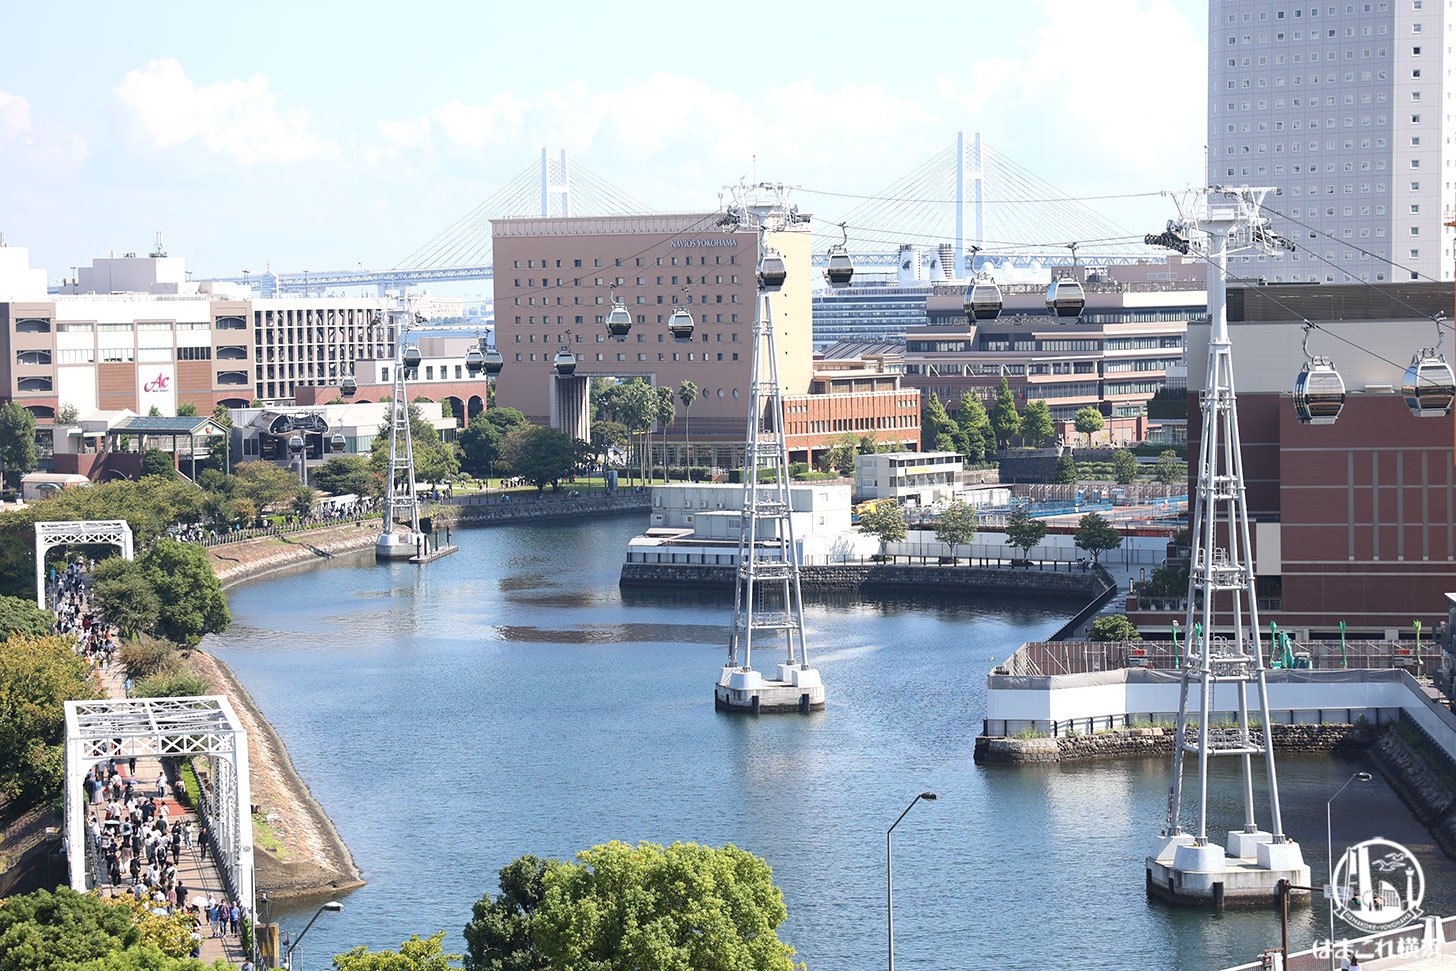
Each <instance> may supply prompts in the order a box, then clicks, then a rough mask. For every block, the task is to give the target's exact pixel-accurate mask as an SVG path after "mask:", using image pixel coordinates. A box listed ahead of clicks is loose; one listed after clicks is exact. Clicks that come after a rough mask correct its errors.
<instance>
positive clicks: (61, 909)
mask: <svg viewBox="0 0 1456 971" xmlns="http://www.w3.org/2000/svg"><path fill="white" fill-rule="evenodd" d="M191 948H192V941H191V939H190V930H189V918H188V917H187V916H186V915H184V914H182V913H180V912H179V913H177V914H175V915H172V916H164V915H159V914H152V913H149V912H148V910H147V907H146V905H144V904H140V903H136V904H134V903H131V902H129V901H125V900H119V901H109V900H102V899H101V898H100V897H94V896H91V895H90V894H81V893H77V892H76V891H74V890H72V889H71V888H69V887H59V888H57V889H55V890H37V891H35V892H33V893H27V894H21V895H18V896H14V897H10V898H9V899H7V900H6V901H5V905H4V906H3V907H0V971H203V969H204V968H206V969H226V968H227V963H226V962H223V961H219V962H216V963H215V964H211V965H204V964H203V963H202V962H201V961H193V960H188V959H186V958H184V957H183V955H185V954H187V953H188V952H189V951H190V950H191Z"/></svg>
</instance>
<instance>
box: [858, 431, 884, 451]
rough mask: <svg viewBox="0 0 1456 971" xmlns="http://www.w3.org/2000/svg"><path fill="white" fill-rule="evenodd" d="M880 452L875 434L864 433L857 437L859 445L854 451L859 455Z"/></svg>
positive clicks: (878, 440) (877, 436)
mask: <svg viewBox="0 0 1456 971" xmlns="http://www.w3.org/2000/svg"><path fill="white" fill-rule="evenodd" d="M879 450H880V436H879V435H878V434H877V433H875V432H865V433H864V434H863V435H861V436H860V437H859V443H858V444H857V445H856V446H855V451H856V452H857V453H858V454H860V455H874V454H875V453H876V452H878V451H879Z"/></svg>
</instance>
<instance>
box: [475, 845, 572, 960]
mask: <svg viewBox="0 0 1456 971" xmlns="http://www.w3.org/2000/svg"><path fill="white" fill-rule="evenodd" d="M559 865H560V863H559V861H556V860H545V859H542V858H540V857H538V856H532V855H530V854H527V855H526V856H522V857H519V858H517V859H515V860H513V861H512V862H510V863H509V864H507V865H506V866H504V867H502V868H501V871H500V893H499V894H498V895H496V896H495V897H492V896H491V895H490V894H485V895H484V896H483V897H481V898H480V899H479V900H477V901H476V902H475V906H474V907H473V908H472V909H471V914H470V922H469V923H468V924H466V925H465V968H466V971H546V969H547V965H546V959H545V957H544V956H543V955H542V954H540V953H539V952H538V951H537V950H536V945H535V944H534V942H533V941H532V940H531V918H532V916H533V915H534V914H535V913H536V908H538V907H540V906H541V900H542V898H544V897H545V895H546V886H545V877H546V873H547V871H548V870H550V869H552V868H553V867H556V866H559Z"/></svg>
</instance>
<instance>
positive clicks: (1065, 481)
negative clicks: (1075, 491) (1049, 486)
mask: <svg viewBox="0 0 1456 971" xmlns="http://www.w3.org/2000/svg"><path fill="white" fill-rule="evenodd" d="M1052 481H1053V482H1056V483H1057V484H1059V485H1072V484H1074V483H1075V482H1076V481H1077V460H1076V459H1074V458H1072V453H1071V451H1064V452H1062V454H1060V455H1058V456H1057V461H1056V464H1055V465H1054V466H1052Z"/></svg>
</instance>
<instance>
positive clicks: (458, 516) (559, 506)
mask: <svg viewBox="0 0 1456 971" xmlns="http://www.w3.org/2000/svg"><path fill="white" fill-rule="evenodd" d="M651 509H652V498H651V496H649V495H648V494H647V493H626V494H621V493H619V494H617V495H613V496H607V495H600V494H592V493H586V494H583V495H580V496H576V497H575V498H563V497H553V496H552V495H551V493H549V492H548V493H543V494H541V496H540V497H539V498H537V497H534V496H530V495H529V494H526V496H525V497H523V498H522V497H520V494H519V493H518V494H517V498H513V499H512V500H511V501H510V502H505V501H503V500H501V499H499V498H496V499H494V500H493V501H490V502H480V503H461V504H456V505H452V506H451V507H450V511H451V512H452V513H454V516H453V518H454V520H455V521H456V522H458V523H460V525H462V526H490V525H494V524H496V523H520V522H541V521H545V520H558V519H580V518H582V517H586V516H614V515H621V514H624V513H646V512H649V511H650V510H651Z"/></svg>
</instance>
